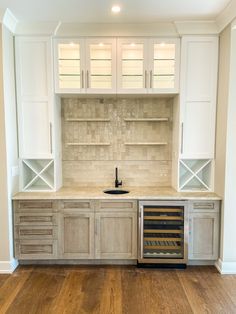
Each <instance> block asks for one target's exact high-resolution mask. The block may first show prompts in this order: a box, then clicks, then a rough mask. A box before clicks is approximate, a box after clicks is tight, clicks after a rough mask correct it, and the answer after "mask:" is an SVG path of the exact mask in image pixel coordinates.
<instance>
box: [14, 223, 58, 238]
mask: <svg viewBox="0 0 236 314" xmlns="http://www.w3.org/2000/svg"><path fill="white" fill-rule="evenodd" d="M14 232H15V233H14V238H15V239H16V240H18V239H26V240H34V239H42V240H43V239H48V240H53V239H55V240H56V239H57V238H58V229H57V227H56V226H21V225H18V226H15V229H14Z"/></svg>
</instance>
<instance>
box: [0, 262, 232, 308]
mask: <svg viewBox="0 0 236 314" xmlns="http://www.w3.org/2000/svg"><path fill="white" fill-rule="evenodd" d="M0 313H12V314H18V313H21V314H31V313H47V314H48V313H73V314H74V313H79V314H83V313H101V314H113V313H128V314H129V313H130V314H149V313H150V314H156V313H174V314H178V313H180V314H184V313H186V314H190V313H214V314H216V313H227V314H228V313H236V276H231V275H225V276H221V275H220V274H219V273H218V272H217V271H216V269H215V268H214V267H188V268H187V269H186V270H163V269H162V270H156V269H138V268H136V267H134V266H117V267H116V266H97V267H94V266H37V267H35V266H34V267H32V266H20V267H19V268H18V269H17V270H16V271H15V272H14V274H12V275H0Z"/></svg>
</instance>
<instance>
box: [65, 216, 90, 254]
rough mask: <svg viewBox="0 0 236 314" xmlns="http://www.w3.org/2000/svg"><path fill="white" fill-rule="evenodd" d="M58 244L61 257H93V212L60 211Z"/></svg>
mask: <svg viewBox="0 0 236 314" xmlns="http://www.w3.org/2000/svg"><path fill="white" fill-rule="evenodd" d="M59 246H60V257H61V258H63V259H67V258H69V259H93V258H94V212H88V213H85V212H84V211H83V212H79V211H77V210H73V211H72V210H71V211H67V212H66V213H61V214H60V240H59Z"/></svg>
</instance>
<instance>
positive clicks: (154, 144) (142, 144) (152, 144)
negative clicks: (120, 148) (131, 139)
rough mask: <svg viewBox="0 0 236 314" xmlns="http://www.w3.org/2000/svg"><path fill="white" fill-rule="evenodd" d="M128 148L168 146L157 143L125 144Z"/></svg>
mask: <svg viewBox="0 0 236 314" xmlns="http://www.w3.org/2000/svg"><path fill="white" fill-rule="evenodd" d="M125 145H127V146H165V145H168V143H166V142H163V143H162V142H160V143H159V142H157V143H148V142H147V143H125Z"/></svg>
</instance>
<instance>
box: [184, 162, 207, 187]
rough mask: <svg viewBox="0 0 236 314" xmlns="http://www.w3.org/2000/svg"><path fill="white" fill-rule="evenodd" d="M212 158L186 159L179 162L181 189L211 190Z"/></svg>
mask: <svg viewBox="0 0 236 314" xmlns="http://www.w3.org/2000/svg"><path fill="white" fill-rule="evenodd" d="M211 163H212V160H211V159H184V160H180V163H179V189H180V190H181V191H210V190H211V168H212V164H211Z"/></svg>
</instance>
